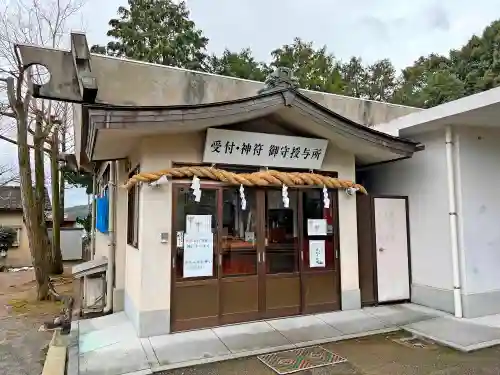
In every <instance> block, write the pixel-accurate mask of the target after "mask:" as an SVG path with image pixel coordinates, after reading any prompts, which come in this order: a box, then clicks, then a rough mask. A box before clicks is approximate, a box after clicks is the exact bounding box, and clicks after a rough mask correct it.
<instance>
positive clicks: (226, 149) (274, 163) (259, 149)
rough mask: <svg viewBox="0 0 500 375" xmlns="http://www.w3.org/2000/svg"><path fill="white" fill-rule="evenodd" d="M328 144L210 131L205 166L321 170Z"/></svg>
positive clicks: (317, 141)
mask: <svg viewBox="0 0 500 375" xmlns="http://www.w3.org/2000/svg"><path fill="white" fill-rule="evenodd" d="M327 144H328V142H327V141H326V140H324V139H313V138H303V137H292V136H284V135H277V134H264V133H252V132H242V131H232V130H223V129H208V131H207V138H206V141H205V152H204V155H203V161H204V162H210V163H231V164H240V165H259V166H267V167H288V168H304V169H319V168H321V165H322V163H323V158H324V156H325V153H326V147H327Z"/></svg>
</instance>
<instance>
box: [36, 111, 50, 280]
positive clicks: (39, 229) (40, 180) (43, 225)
mask: <svg viewBox="0 0 500 375" xmlns="http://www.w3.org/2000/svg"><path fill="white" fill-rule="evenodd" d="M44 143H45V137H44V136H43V131H42V117H41V115H37V118H36V121H35V135H34V137H33V145H34V146H35V150H34V155H35V158H34V159H35V163H34V167H35V199H36V201H37V202H40V203H38V204H35V206H34V207H33V209H34V211H35V214H34V217H35V218H36V223H39V224H37V225H36V232H35V233H36V235H37V236H36V243H37V244H38V246H40V247H41V251H42V253H43V254H44V255H45V262H44V266H45V272H49V273H50V265H51V264H52V262H50V263H49V262H47V260H48V259H50V260H51V261H52V259H51V258H52V256H51V255H52V251H51V249H50V246H49V236H48V235H47V222H46V220H47V218H46V216H45V202H46V198H45V165H44V153H43V145H44ZM33 227H35V225H34V226H33ZM47 277H48V276H47Z"/></svg>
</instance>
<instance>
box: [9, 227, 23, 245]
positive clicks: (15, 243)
mask: <svg viewBox="0 0 500 375" xmlns="http://www.w3.org/2000/svg"><path fill="white" fill-rule="evenodd" d="M10 228H12V229H13V230H15V231H16V240H15V241H14V242H13V243H12V246H11V247H13V248H14V247H19V246H21V231H22V227H20V226H12V227H10Z"/></svg>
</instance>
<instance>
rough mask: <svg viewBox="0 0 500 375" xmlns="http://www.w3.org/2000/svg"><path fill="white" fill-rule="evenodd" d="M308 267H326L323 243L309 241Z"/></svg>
mask: <svg viewBox="0 0 500 375" xmlns="http://www.w3.org/2000/svg"><path fill="white" fill-rule="evenodd" d="M309 267H311V268H319V267H326V259H325V241H322V240H310V241H309Z"/></svg>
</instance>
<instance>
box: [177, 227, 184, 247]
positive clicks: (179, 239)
mask: <svg viewBox="0 0 500 375" xmlns="http://www.w3.org/2000/svg"><path fill="white" fill-rule="evenodd" d="M177 247H178V248H183V247H184V231H182V230H178V231H177Z"/></svg>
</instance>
